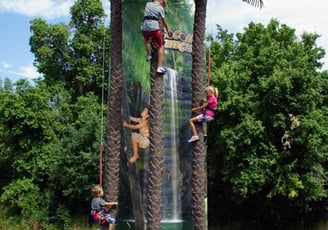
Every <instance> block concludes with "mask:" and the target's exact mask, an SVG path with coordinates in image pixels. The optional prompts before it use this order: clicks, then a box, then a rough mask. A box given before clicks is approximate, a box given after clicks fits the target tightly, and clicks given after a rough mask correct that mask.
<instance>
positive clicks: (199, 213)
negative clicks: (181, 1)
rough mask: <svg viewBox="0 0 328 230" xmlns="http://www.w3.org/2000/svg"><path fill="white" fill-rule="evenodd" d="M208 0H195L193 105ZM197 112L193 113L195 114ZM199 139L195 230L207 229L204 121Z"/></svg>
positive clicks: (197, 97) (197, 99) (199, 91)
mask: <svg viewBox="0 0 328 230" xmlns="http://www.w3.org/2000/svg"><path fill="white" fill-rule="evenodd" d="M206 5H207V0H195V18H194V32H193V43H192V72H191V77H192V107H197V106H199V105H200V103H201V101H202V99H203V97H204V90H203V83H204V63H205V60H204V58H205V46H204V40H205V19H206ZM195 115H196V114H192V116H195ZM195 125H196V129H197V133H198V136H199V140H198V141H196V142H194V143H192V197H193V205H192V207H193V219H194V229H195V230H205V229H207V226H206V219H207V217H206V212H205V202H204V195H205V175H206V174H205V147H204V129H203V126H202V123H201V122H200V123H196V124H195Z"/></svg>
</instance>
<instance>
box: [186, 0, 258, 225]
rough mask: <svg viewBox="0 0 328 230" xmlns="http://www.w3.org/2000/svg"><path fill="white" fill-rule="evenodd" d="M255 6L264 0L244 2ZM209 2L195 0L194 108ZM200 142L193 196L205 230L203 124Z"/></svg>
mask: <svg viewBox="0 0 328 230" xmlns="http://www.w3.org/2000/svg"><path fill="white" fill-rule="evenodd" d="M243 1H244V2H247V3H249V4H251V5H253V6H256V7H260V8H262V7H263V1H262V0H243ZM206 6H207V0H195V17H194V32H193V43H192V47H193V48H192V49H193V50H192V72H191V77H192V106H193V107H196V106H198V105H199V104H200V103H201V101H202V98H203V92H204V91H203V80H204V79H203V76H204V72H203V71H204V63H205V62H204V57H205V49H204V48H205V47H204V46H205V44H204V40H205V19H206ZM196 128H197V132H198V134H199V137H200V139H199V141H197V142H195V143H193V144H192V158H193V160H192V196H193V205H192V207H193V218H194V229H195V230H204V229H207V227H206V213H205V204H204V192H205V188H204V186H205V155H204V152H205V151H204V150H205V149H204V141H203V140H204V138H203V137H204V132H203V128H202V125H201V124H198V125H197V127H196Z"/></svg>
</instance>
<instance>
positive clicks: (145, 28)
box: [141, 0, 169, 74]
mask: <svg viewBox="0 0 328 230" xmlns="http://www.w3.org/2000/svg"><path fill="white" fill-rule="evenodd" d="M165 5H166V0H154V1H153V2H147V4H146V7H145V12H144V20H143V22H142V25H141V33H142V35H143V37H144V42H145V47H146V52H147V56H146V60H147V61H150V59H151V55H150V49H151V48H150V39H151V41H152V43H153V45H154V46H156V47H157V48H158V52H157V55H158V66H157V69H156V72H157V73H162V74H164V73H166V72H167V68H166V67H164V66H163V53H164V36H163V34H162V31H161V29H160V23H161V24H162V25H163V27H164V29H165V30H166V32H169V29H168V25H167V22H166V20H165V11H164V7H165Z"/></svg>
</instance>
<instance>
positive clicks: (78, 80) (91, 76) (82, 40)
mask: <svg viewBox="0 0 328 230" xmlns="http://www.w3.org/2000/svg"><path fill="white" fill-rule="evenodd" d="M71 14H72V17H71V21H70V24H69V25H65V24H63V23H59V24H54V25H51V24H47V23H46V22H45V21H44V20H43V19H34V20H32V22H31V27H30V28H31V31H32V36H31V38H30V46H31V51H32V53H33V54H34V55H35V65H36V67H37V69H38V71H39V72H40V73H42V74H43V77H44V80H45V82H46V83H47V84H49V85H51V84H55V83H58V82H59V83H64V86H65V88H66V89H67V90H69V91H70V92H72V94H73V99H75V98H77V97H78V96H81V95H86V94H87V93H88V92H90V91H93V92H94V93H95V94H96V95H98V96H99V98H101V95H102V88H103V87H104V88H105V89H106V87H105V86H104V85H103V82H104V81H103V78H104V74H105V71H104V66H108V60H109V58H108V55H109V53H108V52H105V51H106V47H107V49H108V47H109V29H108V28H106V26H105V25H104V17H105V13H104V10H103V8H102V5H101V2H100V1H99V0H79V1H77V2H76V3H75V4H74V5H73V6H72V8H71Z"/></svg>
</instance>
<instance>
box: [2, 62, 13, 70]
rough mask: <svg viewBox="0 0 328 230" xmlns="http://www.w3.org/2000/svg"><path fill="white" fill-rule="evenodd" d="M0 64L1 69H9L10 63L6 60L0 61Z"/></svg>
mask: <svg viewBox="0 0 328 230" xmlns="http://www.w3.org/2000/svg"><path fill="white" fill-rule="evenodd" d="M0 66H1V68H3V69H9V68H10V67H11V65H10V64H9V63H8V62H6V61H1V62H0Z"/></svg>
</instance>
